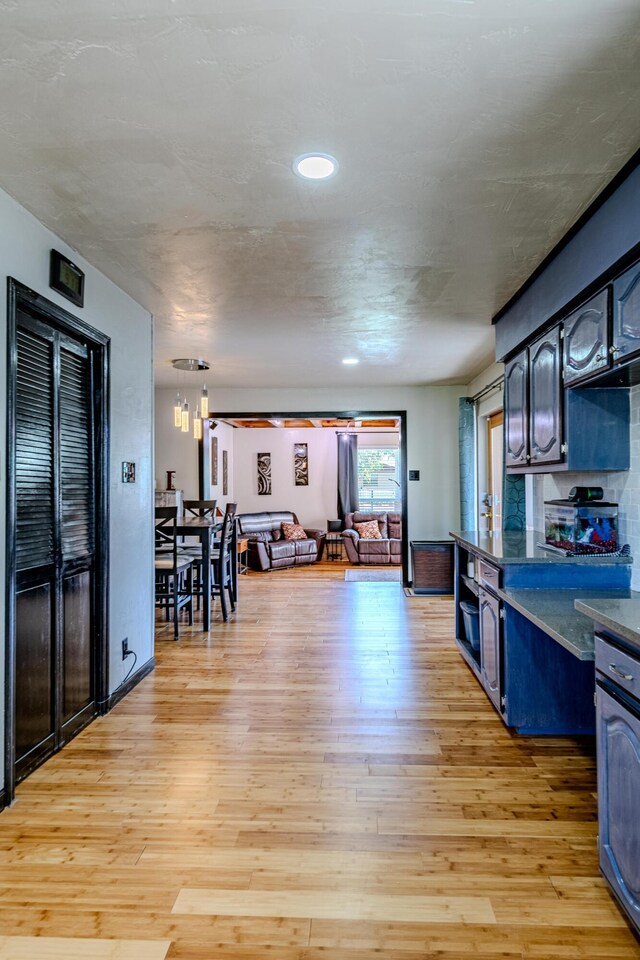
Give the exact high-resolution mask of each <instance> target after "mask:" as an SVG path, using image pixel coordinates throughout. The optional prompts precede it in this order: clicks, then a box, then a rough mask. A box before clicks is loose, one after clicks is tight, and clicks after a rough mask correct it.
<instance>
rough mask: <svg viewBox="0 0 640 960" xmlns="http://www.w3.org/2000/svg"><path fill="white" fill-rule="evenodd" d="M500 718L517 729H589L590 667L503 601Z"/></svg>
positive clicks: (592, 728)
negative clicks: (502, 713)
mask: <svg viewBox="0 0 640 960" xmlns="http://www.w3.org/2000/svg"><path fill="white" fill-rule="evenodd" d="M504 610H505V621H504V675H503V685H504V694H505V700H506V702H505V722H506V723H507V724H508V725H509V726H510V727H515V729H516V730H517V731H518V733H523V734H528V735H530V736H533V735H535V734H553V733H556V734H562V735H565V736H569V735H581V734H593V733H595V706H594V704H593V691H594V688H595V666H594V663H593V661H590V660H578V659H577V657H574V656H573V654H572V653H569V651H568V650H565V648H564V647H561V646H560V644H559V643H556V641H555V640H554V639H553V638H552V637H550V636H549V635H548V634H546V633H544V631H542V630H540V629H539V627H537V626H536V625H535V624H533V623H532V622H531V621H530V620H528V619H527V618H526V617H523V616H522V614H521V613H519V612H518V611H517V610H515V609H514V608H513V607H511V606H509V604H505V605H504Z"/></svg>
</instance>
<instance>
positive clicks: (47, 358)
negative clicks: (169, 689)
mask: <svg viewBox="0 0 640 960" xmlns="http://www.w3.org/2000/svg"><path fill="white" fill-rule="evenodd" d="M7 312H8V371H7V373H8V378H7V379H8V384H7V401H8V402H7V409H8V419H7V428H8V437H7V457H8V463H7V477H8V484H7V558H6V559H7V586H6V590H7V595H6V601H7V631H6V635H7V644H6V667H5V669H6V682H5V696H6V701H5V702H6V706H5V802H11V800H12V799H13V796H14V791H15V785H16V783H18V782H19V781H20V780H22V779H24V778H25V777H26V776H28V774H29V773H31V772H32V771H33V770H34V769H35V768H36V767H38V766H40V764H41V763H43V762H44V761H45V760H46V759H47V758H48V757H49V756H51V754H53V753H55V752H56V751H58V750H59V749H61V747H63V746H64V744H65V743H68V742H69V740H71V739H72V738H73V737H74V736H76V734H77V733H79V732H80V730H82V728H83V727H85V726H86V725H87V723H89V722H90V721H91V720H92V719H93V718H94V717H95V716H96V715H97V713H98V712H99V711H100V705H101V704H103V703H104V702H105V701H106V699H107V697H106V692H107V627H108V623H107V596H108V500H107V496H108V474H107V468H108V438H109V431H108V389H109V338H108V337H105V336H104V335H103V334H101V333H99V332H98V331H97V330H94V329H93V328H92V327H90V326H88V325H87V324H85V323H83V322H82V321H81V320H79V319H78V318H76V317H74V316H73V315H71V314H69V313H67V312H66V311H65V310H62V309H61V308H60V307H58V306H57V305H56V304H54V303H52V302H50V301H48V300H46V299H45V298H44V297H41V296H39V295H38V294H36V293H34V292H33V291H32V290H29V289H28V288H27V287H24V286H23V285H22V284H20V283H18V282H17V281H15V280H12V279H9V285H8V311H7Z"/></svg>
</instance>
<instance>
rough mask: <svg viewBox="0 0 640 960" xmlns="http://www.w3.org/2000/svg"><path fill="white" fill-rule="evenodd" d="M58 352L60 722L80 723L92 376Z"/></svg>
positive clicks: (88, 607) (89, 691)
mask: <svg viewBox="0 0 640 960" xmlns="http://www.w3.org/2000/svg"><path fill="white" fill-rule="evenodd" d="M69 347H70V344H69V343H68V342H67V344H66V345H65V344H64V343H63V344H62V346H61V349H60V511H61V516H60V536H61V554H62V604H63V624H64V630H63V637H62V640H63V650H62V653H63V667H62V674H63V675H62V703H61V708H62V722H63V725H65V734H66V733H68V732H69V730H68V729H67V728H68V727H70V728H73V727H74V726H76V725H77V724H78V723H80V724H82V723H83V722H84V714H83V711H84V709H85V708H87V707H88V706H90V705H91V704H92V703H93V702H94V700H95V693H94V684H93V678H94V664H93V649H92V647H93V644H92V637H93V623H92V589H93V583H92V581H93V577H92V572H93V556H94V546H95V544H94V538H95V523H94V510H93V502H94V496H93V471H92V461H93V443H92V428H91V402H90V391H91V374H90V367H89V359H88V353H87V351H82V352H79V354H78V353H74V352H71V350H70V349H69Z"/></svg>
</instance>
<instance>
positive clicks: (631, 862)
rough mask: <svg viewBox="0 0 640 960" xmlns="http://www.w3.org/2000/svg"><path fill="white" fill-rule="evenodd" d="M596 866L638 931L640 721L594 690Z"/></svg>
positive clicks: (629, 710)
mask: <svg viewBox="0 0 640 960" xmlns="http://www.w3.org/2000/svg"><path fill="white" fill-rule="evenodd" d="M597 737H598V825H599V832H600V866H601V868H602V872H603V873H604V875H605V877H606V878H607V880H608V881H609V883H610V884H611V886H612V888H613V891H614V893H615V894H616V896H617V897H618V899H619V900H620V902H621V904H622V906H623V907H624V909H625V910H626V912H627V913H628V915H629V917H630V919H631V920H632V922H633V923H634V924H635V926H636V928H640V816H639V815H638V798H640V718H639V717H638V715H637V714H636V712H635V711H634V710H633V709H632V707H631V706H628V705H627V706H625V705H623V703H622V702H619V701H618V700H617V699H615V698H614V697H613V696H611V694H610V693H609V692H608V691H607V690H606V689H605V688H604V687H601V686H600V685H599V686H598V725H597Z"/></svg>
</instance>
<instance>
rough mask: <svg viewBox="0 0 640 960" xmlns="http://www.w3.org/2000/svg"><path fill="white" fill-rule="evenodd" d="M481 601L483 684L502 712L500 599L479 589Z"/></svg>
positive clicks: (496, 706) (481, 665)
mask: <svg viewBox="0 0 640 960" xmlns="http://www.w3.org/2000/svg"><path fill="white" fill-rule="evenodd" d="M479 601H480V668H481V676H482V685H483V686H484V689H485V690H486V692H487V696H488V697H489V699H490V700H491V702H492V703H493V705H494V707H495V708H496V710H498V712H501V710H502V708H501V686H502V684H501V674H502V670H501V663H502V636H501V629H500V626H501V622H500V601H499V600H498V599H497V598H496V597H494V596H492V595H491V594H490V593H487V591H486V590H482V589H481V590H480V591H479Z"/></svg>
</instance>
